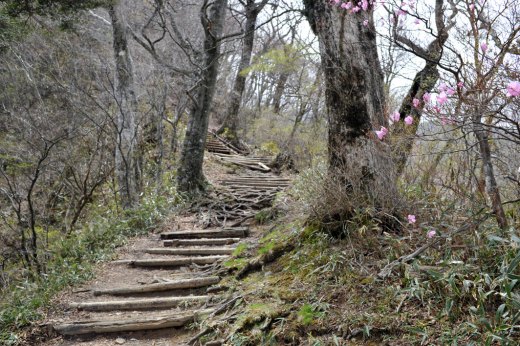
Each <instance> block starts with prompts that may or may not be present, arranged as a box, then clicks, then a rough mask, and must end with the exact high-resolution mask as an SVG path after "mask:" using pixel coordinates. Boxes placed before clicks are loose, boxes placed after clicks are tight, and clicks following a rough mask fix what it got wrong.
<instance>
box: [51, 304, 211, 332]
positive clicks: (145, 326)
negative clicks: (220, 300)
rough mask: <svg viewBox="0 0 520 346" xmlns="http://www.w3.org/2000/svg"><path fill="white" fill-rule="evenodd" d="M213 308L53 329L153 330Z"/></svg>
mask: <svg viewBox="0 0 520 346" xmlns="http://www.w3.org/2000/svg"><path fill="white" fill-rule="evenodd" d="M212 311H213V310H211V309H206V310H198V311H190V312H188V313H183V314H180V315H179V314H178V313H176V314H169V315H165V316H148V317H136V318H128V319H121V318H119V319H110V320H98V321H95V320H88V321H74V322H70V323H63V324H58V325H55V326H54V330H56V331H57V332H58V333H60V334H62V335H81V334H91V333H115V332H130V331H139V330H153V329H163V328H171V327H182V326H184V325H185V324H187V323H191V322H193V321H195V320H196V319H197V318H198V316H200V315H203V314H208V313H211V312H212Z"/></svg>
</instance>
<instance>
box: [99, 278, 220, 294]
mask: <svg viewBox="0 0 520 346" xmlns="http://www.w3.org/2000/svg"><path fill="white" fill-rule="evenodd" d="M219 281H220V278H219V277H218V276H207V277H200V278H194V279H179V280H172V281H168V282H160V283H156V284H147V285H135V286H123V287H115V288H107V289H100V290H94V291H93V292H92V293H93V294H94V295H95V296H100V295H103V294H110V295H114V296H120V295H127V294H136V293H150V292H164V291H173V290H178V289H188V288H200V287H207V286H211V285H214V284H216V283H218V282H219Z"/></svg>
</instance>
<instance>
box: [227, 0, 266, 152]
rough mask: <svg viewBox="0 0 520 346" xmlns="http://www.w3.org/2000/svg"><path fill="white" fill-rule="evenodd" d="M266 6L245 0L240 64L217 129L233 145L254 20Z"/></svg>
mask: <svg viewBox="0 0 520 346" xmlns="http://www.w3.org/2000/svg"><path fill="white" fill-rule="evenodd" d="M266 4H267V0H262V2H261V3H259V4H256V3H255V1H254V0H247V3H246V6H245V15H246V23H245V28H244V30H245V34H244V42H243V44H242V53H241V55H240V63H239V65H238V71H237V75H236V77H235V83H234V84H233V91H232V92H231V101H230V103H229V107H228V109H227V112H226V118H225V119H224V123H223V124H222V126H221V128H220V129H219V131H218V133H223V132H224V131H226V133H227V137H228V139H230V140H232V141H233V144H234V145H237V144H239V142H238V134H237V130H238V123H239V118H238V111H239V109H240V103H241V102H242V96H243V94H244V90H245V87H246V75H245V74H244V73H243V71H244V70H245V69H246V68H247V67H248V66H249V65H250V63H251V54H252V52H253V44H254V41H255V29H256V20H257V18H258V14H259V13H260V11H262V9H263V8H264V6H265V5H266Z"/></svg>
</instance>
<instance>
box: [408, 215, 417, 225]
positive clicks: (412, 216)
mask: <svg viewBox="0 0 520 346" xmlns="http://www.w3.org/2000/svg"><path fill="white" fill-rule="evenodd" d="M406 218H407V219H408V223H409V224H412V225H413V224H414V223H415V222H416V221H417V220H416V219H415V215H408V216H407V217H406Z"/></svg>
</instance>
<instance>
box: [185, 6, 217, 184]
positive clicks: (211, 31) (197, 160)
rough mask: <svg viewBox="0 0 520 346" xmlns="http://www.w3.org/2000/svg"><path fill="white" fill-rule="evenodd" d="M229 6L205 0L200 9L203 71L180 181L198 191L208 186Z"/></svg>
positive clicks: (192, 110)
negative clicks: (208, 152)
mask: <svg viewBox="0 0 520 346" xmlns="http://www.w3.org/2000/svg"><path fill="white" fill-rule="evenodd" d="M226 7H227V0H215V1H214V2H213V3H211V4H210V5H207V6H206V3H205V5H204V6H203V7H202V9H201V21H202V25H203V27H204V32H205V39H204V62H203V66H204V69H203V70H202V72H201V74H202V75H201V83H200V86H199V88H198V90H197V94H196V96H195V98H194V100H193V106H192V109H191V112H190V120H189V122H188V128H187V129H186V137H185V139H184V143H183V148H182V153H181V159H180V165H179V170H178V176H177V184H178V188H179V190H180V191H182V192H187V193H197V192H202V191H204V190H205V186H204V183H205V179H204V174H203V172H202V163H203V161H204V147H205V145H206V136H207V132H208V122H209V110H210V107H211V102H212V100H213V95H214V94H215V85H216V82H217V74H218V65H219V63H218V61H219V57H220V36H221V34H222V30H223V23H224V17H225V10H226ZM206 10H209V16H207V14H206Z"/></svg>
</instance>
